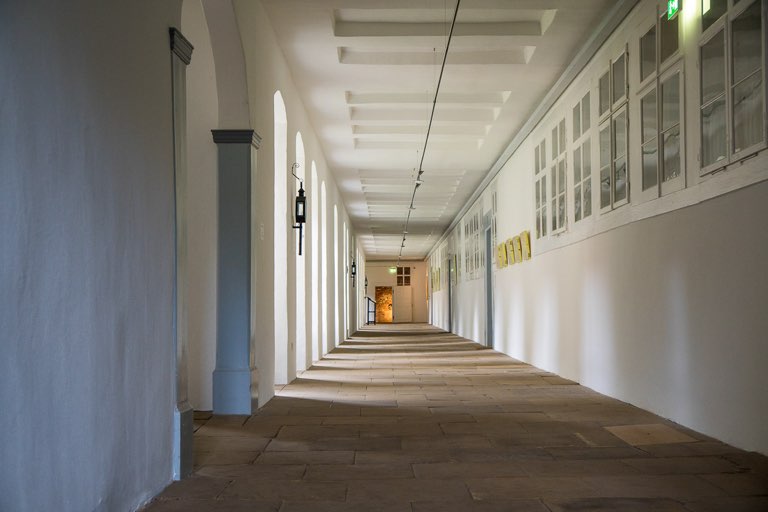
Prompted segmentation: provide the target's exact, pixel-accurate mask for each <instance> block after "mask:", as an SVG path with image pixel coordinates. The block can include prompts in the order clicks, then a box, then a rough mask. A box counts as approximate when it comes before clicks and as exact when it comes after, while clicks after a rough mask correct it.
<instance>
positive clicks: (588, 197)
mask: <svg viewBox="0 0 768 512" xmlns="http://www.w3.org/2000/svg"><path fill="white" fill-rule="evenodd" d="M590 215H592V180H586V181H585V182H584V214H583V215H582V217H583V218H587V217H589V216H590Z"/></svg>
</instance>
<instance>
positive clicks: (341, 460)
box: [146, 325, 768, 512]
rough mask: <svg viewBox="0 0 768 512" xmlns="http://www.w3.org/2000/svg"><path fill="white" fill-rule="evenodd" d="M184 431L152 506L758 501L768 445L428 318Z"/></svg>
mask: <svg viewBox="0 0 768 512" xmlns="http://www.w3.org/2000/svg"><path fill="white" fill-rule="evenodd" d="M195 429H196V431H195V437H194V439H195V456H196V460H195V462H196V473H195V475H194V476H193V477H191V478H189V479H186V480H183V481H181V482H175V483H173V484H172V485H170V486H169V487H168V488H167V489H166V490H165V491H164V492H163V493H162V494H161V495H160V496H159V497H158V498H157V499H156V500H154V501H153V502H152V503H151V504H150V505H149V506H148V507H147V508H146V510H147V511H148V512H180V511H184V512H220V511H232V512H240V511H249V512H260V511H266V512H304V511H311V512H326V511H333V512H352V511H354V512H358V511H364V512H436V511H440V512H502V511H503V512H515V511H518V512H576V511H579V512H585V511H594V512H599V511H610V512H641V511H643V512H645V511H656V512H682V511H688V512H715V511H718V512H766V511H768V502H767V500H768V459H767V458H766V457H763V456H762V455H759V454H754V453H748V452H744V451H741V450H738V449H736V448H733V447H731V446H728V445H726V444H724V443H721V442H719V441H717V440H714V439H711V438H709V437H707V436H704V435H701V434H699V433H697V432H694V431H692V430H689V429H687V428H685V427H683V426H680V425H676V424H674V423H672V422H670V421H669V420H666V419H664V418H660V417H658V416H656V415H654V414H652V413H650V412H648V411H644V410H642V409H639V408H637V407H634V406H632V405H630V404H626V403H623V402H620V401H618V400H615V399H612V398H610V397H606V396H603V395H600V394H598V393H596V392H595V391H593V390H590V389H587V388H584V387H582V386H579V385H578V384H577V383H575V382H572V381H568V380H565V379H562V378H560V377H559V376H557V375H555V374H552V373H550V372H545V371H543V370H540V369H537V368H534V367H532V366H529V365H527V364H525V363H522V362H520V361H517V360H514V359H512V358H509V357H507V356H505V355H503V354H500V353H499V352H496V351H494V350H491V349H488V348H487V347H483V346H480V345H478V344H476V343H472V342H470V341H468V340H465V339H463V338H460V337H458V336H455V335H452V334H447V333H445V332H442V331H439V330H437V329H434V328H432V327H429V326H425V325H396V326H375V327H374V328H370V329H366V330H364V331H361V332H359V333H356V334H355V335H354V336H353V337H352V338H351V339H350V340H347V342H345V343H343V344H341V345H340V346H339V347H337V348H336V349H335V350H333V351H332V352H331V353H330V354H328V355H327V356H326V357H325V358H323V359H322V360H320V361H317V362H316V363H315V364H314V365H313V366H312V367H311V368H310V369H308V370H306V371H304V372H302V373H301V374H300V375H299V378H297V379H296V380H294V381H293V382H291V383H290V384H288V385H284V386H278V387H276V390H275V397H274V398H273V399H272V400H270V401H269V402H268V403H267V404H266V405H265V406H264V407H262V408H261V409H260V410H259V411H258V412H257V413H256V414H254V415H253V416H251V417H245V416H217V415H212V414H210V413H201V414H197V415H196V420H195Z"/></svg>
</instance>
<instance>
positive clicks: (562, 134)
mask: <svg viewBox="0 0 768 512" xmlns="http://www.w3.org/2000/svg"><path fill="white" fill-rule="evenodd" d="M559 141H560V145H559V149H558V152H557V154H558V155H559V154H560V153H565V119H563V120H562V121H560V138H559Z"/></svg>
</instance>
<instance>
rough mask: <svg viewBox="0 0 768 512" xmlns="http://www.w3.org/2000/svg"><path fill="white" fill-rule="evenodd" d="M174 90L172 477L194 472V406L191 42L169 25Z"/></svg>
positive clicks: (184, 475)
mask: <svg viewBox="0 0 768 512" xmlns="http://www.w3.org/2000/svg"><path fill="white" fill-rule="evenodd" d="M170 36H171V90H172V101H173V181H174V189H175V195H174V206H175V212H174V228H175V236H176V245H175V249H174V250H175V258H176V261H175V264H174V275H173V280H174V286H175V289H174V297H173V298H174V306H175V309H176V317H175V319H174V324H173V326H174V348H175V350H176V360H175V365H176V382H175V391H176V393H175V394H176V407H175V408H174V411H173V478H174V479H175V480H180V479H182V478H185V477H187V476H189V475H191V474H192V464H193V461H192V458H193V453H192V436H193V433H194V431H193V419H194V418H193V416H194V412H193V410H192V406H191V405H190V404H189V398H188V394H187V388H188V377H187V344H188V337H187V282H188V280H189V274H188V270H187V252H186V247H187V195H186V188H187V65H188V64H189V63H190V62H191V60H192V49H193V48H192V44H190V42H189V41H187V40H186V39H185V38H184V36H183V35H181V32H179V31H178V30H177V29H175V28H171V29H170Z"/></svg>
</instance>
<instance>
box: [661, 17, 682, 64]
mask: <svg viewBox="0 0 768 512" xmlns="http://www.w3.org/2000/svg"><path fill="white" fill-rule="evenodd" d="M680 18H682V16H675V17H674V18H673V19H671V20H669V19H667V14H666V13H664V14H663V15H662V16H661V18H660V20H659V24H660V25H661V44H660V46H659V61H660V62H664V61H665V60H667V59H668V58H669V57H670V56H671V55H672V54H674V53H675V52H676V51H677V46H678V30H679V28H678V27H679V26H680V22H679V20H680Z"/></svg>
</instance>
